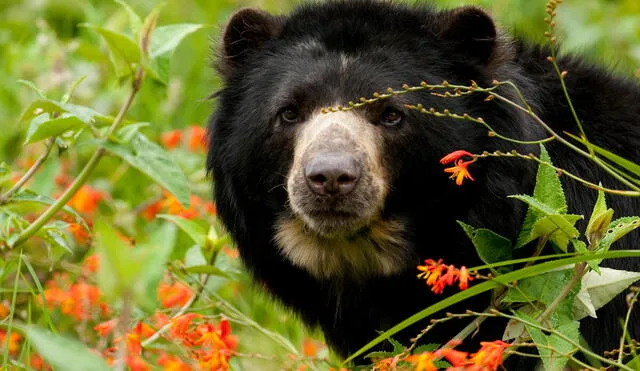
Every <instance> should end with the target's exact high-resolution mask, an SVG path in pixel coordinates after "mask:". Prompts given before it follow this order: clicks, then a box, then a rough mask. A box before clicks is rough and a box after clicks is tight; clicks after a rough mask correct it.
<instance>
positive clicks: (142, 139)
mask: <svg viewBox="0 0 640 371" xmlns="http://www.w3.org/2000/svg"><path fill="white" fill-rule="evenodd" d="M100 145H101V146H102V147H103V148H105V149H107V150H108V151H109V152H111V153H113V154H114V155H116V156H119V157H120V158H122V159H123V160H125V161H126V162H128V163H129V165H131V166H132V167H134V168H136V169H138V170H140V171H141V172H143V173H144V174H146V175H147V176H148V177H150V178H151V179H152V180H154V181H155V182H156V183H158V184H160V185H161V186H162V187H164V188H165V189H166V190H167V191H169V192H170V193H171V194H172V195H174V196H175V198H176V199H177V200H178V202H180V204H182V205H183V206H185V207H186V206H188V205H189V194H190V192H189V183H188V182H187V177H186V176H185V174H184V172H183V171H182V169H180V167H179V166H178V165H177V164H176V163H175V161H173V159H171V157H170V156H169V153H168V152H167V151H166V150H165V149H164V148H162V147H160V146H159V145H157V144H155V143H153V142H151V141H150V140H149V139H148V138H147V137H146V136H144V135H143V134H142V133H140V132H138V133H136V135H135V136H134V137H133V138H132V139H131V141H130V142H128V143H115V142H113V141H102V142H100Z"/></svg>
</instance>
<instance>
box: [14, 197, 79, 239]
mask: <svg viewBox="0 0 640 371" xmlns="http://www.w3.org/2000/svg"><path fill="white" fill-rule="evenodd" d="M11 202H36V203H39V204H43V205H49V206H51V205H53V204H54V203H55V202H56V200H54V199H53V198H51V197H49V196H45V195H39V194H36V193H34V192H32V191H30V190H22V191H20V192H18V193H16V194H15V195H13V196H12V197H11ZM62 210H64V211H65V212H67V213H69V214H71V215H72V216H73V217H74V219H75V222H76V223H78V224H80V225H81V226H83V227H84V228H85V229H86V230H89V226H88V225H87V223H86V222H85V221H84V219H83V218H82V216H81V215H80V214H78V213H77V212H76V211H75V210H73V209H72V208H70V207H69V206H64V207H63V208H62Z"/></svg>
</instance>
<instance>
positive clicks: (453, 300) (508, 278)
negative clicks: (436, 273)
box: [342, 250, 640, 364]
mask: <svg viewBox="0 0 640 371" xmlns="http://www.w3.org/2000/svg"><path fill="white" fill-rule="evenodd" d="M622 257H625V258H639V257H640V251H638V250H616V251H608V252H605V253H597V254H594V255H593V256H574V257H570V258H565V259H557V260H553V261H549V262H545V263H540V264H536V265H532V266H529V267H525V268H521V269H518V270H516V271H513V272H509V273H505V274H502V275H499V276H496V277H495V278H493V279H492V280H490V281H486V282H482V283H479V284H476V285H473V286H471V287H469V288H468V289H466V290H464V291H461V292H458V293H456V294H453V295H451V296H448V297H446V298H444V299H443V300H440V301H438V302H437V303H435V304H433V305H431V306H429V307H427V308H425V309H423V310H421V311H419V312H417V313H415V314H413V315H412V316H409V317H408V318H406V319H405V320H403V321H402V322H400V323H397V324H396V325H394V326H393V327H391V328H390V329H388V330H387V331H385V332H383V333H382V334H380V335H378V336H377V337H376V338H375V339H373V340H371V341H370V342H368V343H367V344H365V345H364V346H363V347H361V348H360V349H358V350H357V351H355V352H354V353H352V354H351V355H350V356H349V357H348V358H347V359H346V360H344V361H343V362H342V364H346V363H348V362H350V361H352V360H353V359H354V358H356V357H358V356H360V355H361V354H363V353H365V352H366V351H368V350H369V349H371V348H373V347H374V346H376V345H378V344H380V343H381V342H383V341H385V340H386V339H388V338H389V337H391V336H393V335H394V334H397V333H398V332H400V331H402V330H404V329H405V328H407V327H409V326H411V325H413V324H415V323H417V322H419V321H421V320H423V319H425V318H427V317H429V316H431V315H433V314H434V313H437V312H439V311H442V310H445V309H446V308H448V307H450V306H452V305H454V304H457V303H461V302H462V301H464V300H466V299H469V298H471V297H474V296H477V295H480V294H482V293H484V292H487V291H491V290H493V289H495V288H498V287H503V286H504V285H507V284H511V283H512V282H513V281H518V280H522V279H524V278H528V277H533V276H537V275H540V274H541V273H545V272H549V271H551V270H553V269H558V268H561V267H566V266H568V265H572V264H575V263H579V262H585V261H588V260H591V259H615V258H622ZM469 270H471V271H476V270H478V267H471V268H469Z"/></svg>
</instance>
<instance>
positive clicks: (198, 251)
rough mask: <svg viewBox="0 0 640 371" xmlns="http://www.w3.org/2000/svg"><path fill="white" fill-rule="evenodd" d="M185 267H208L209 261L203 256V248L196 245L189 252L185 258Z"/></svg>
mask: <svg viewBox="0 0 640 371" xmlns="http://www.w3.org/2000/svg"><path fill="white" fill-rule="evenodd" d="M184 265H185V267H187V269H189V268H191V267H197V266H203V265H207V259H206V258H205V257H204V255H203V254H202V246H200V245H197V244H196V245H193V246H191V247H190V248H189V250H187V252H186V253H185V256H184Z"/></svg>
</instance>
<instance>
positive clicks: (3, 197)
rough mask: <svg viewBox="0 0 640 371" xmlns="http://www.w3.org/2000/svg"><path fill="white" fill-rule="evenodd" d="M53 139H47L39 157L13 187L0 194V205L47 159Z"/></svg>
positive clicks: (54, 139)
mask: <svg viewBox="0 0 640 371" xmlns="http://www.w3.org/2000/svg"><path fill="white" fill-rule="evenodd" d="M55 141H56V138H55V137H54V138H51V139H49V140H48V141H47V148H46V150H45V151H44V153H43V154H42V155H40V157H38V159H37V160H36V162H35V163H34V164H33V165H31V167H30V168H29V170H27V172H26V173H25V174H24V175H23V176H22V178H20V180H18V182H17V183H16V184H14V185H13V187H11V189H9V190H8V191H7V192H5V193H4V194H3V195H2V196H0V205H2V204H4V203H6V202H7V201H9V198H11V196H13V195H14V194H15V193H16V192H18V191H19V190H20V188H22V186H23V185H25V183H26V182H27V181H29V179H31V177H32V176H33V174H35V173H36V171H37V170H38V169H39V168H40V166H42V164H44V162H45V161H46V160H47V157H49V153H51V149H52V148H53V144H54V143H55Z"/></svg>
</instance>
